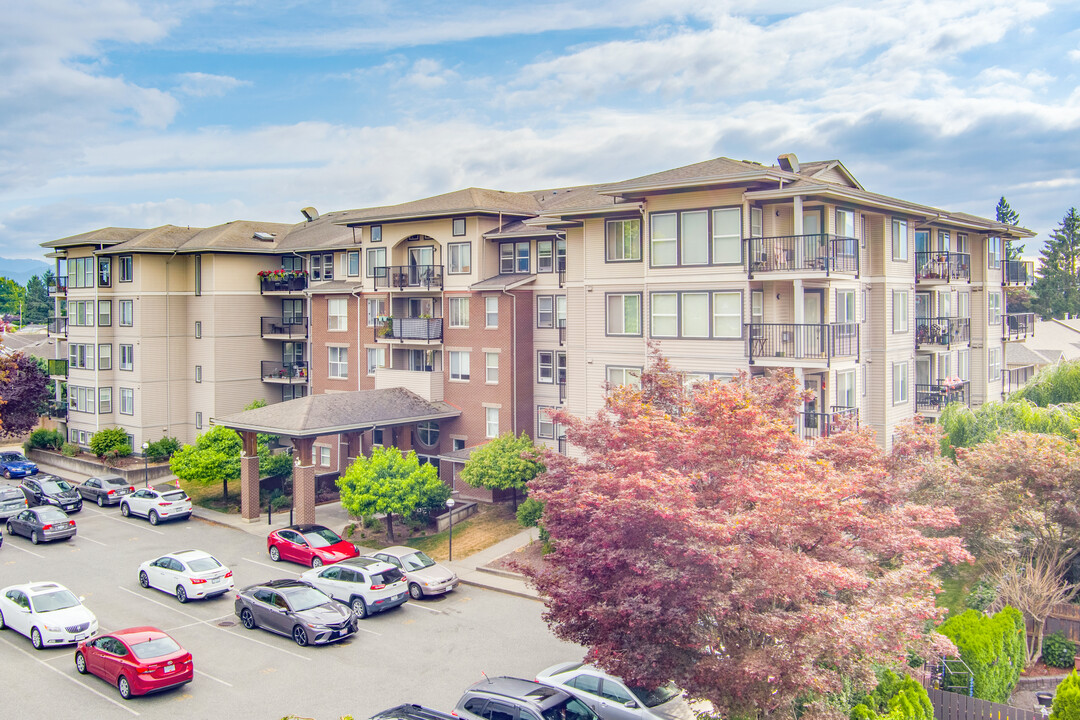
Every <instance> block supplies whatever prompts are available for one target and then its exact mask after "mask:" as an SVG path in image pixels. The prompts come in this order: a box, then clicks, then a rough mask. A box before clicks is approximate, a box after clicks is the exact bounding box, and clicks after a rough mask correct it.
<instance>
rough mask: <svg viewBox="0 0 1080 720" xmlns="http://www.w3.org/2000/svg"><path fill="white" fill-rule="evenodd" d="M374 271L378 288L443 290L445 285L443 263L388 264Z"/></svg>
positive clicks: (376, 287)
mask: <svg viewBox="0 0 1080 720" xmlns="http://www.w3.org/2000/svg"><path fill="white" fill-rule="evenodd" d="M373 272H374V275H375V289H376V290H378V289H380V288H389V289H392V290H407V289H412V288H415V289H417V290H441V289H442V286H443V266H442V265H388V266H386V267H376V268H373Z"/></svg>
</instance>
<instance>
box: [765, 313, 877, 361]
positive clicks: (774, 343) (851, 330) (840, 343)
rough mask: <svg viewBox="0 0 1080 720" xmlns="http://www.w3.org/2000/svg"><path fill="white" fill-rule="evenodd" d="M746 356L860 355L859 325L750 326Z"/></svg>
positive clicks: (812, 357) (827, 358)
mask: <svg viewBox="0 0 1080 720" xmlns="http://www.w3.org/2000/svg"><path fill="white" fill-rule="evenodd" d="M746 327H747V331H748V338H747V355H748V357H749V358H750V364H751V365H753V364H754V360H755V359H757V358H792V359H794V360H825V361H830V360H832V359H833V358H836V357H855V358H857V357H858V356H859V324H858V323H824V324H819V325H806V324H795V323H750V324H748V325H747V326H746Z"/></svg>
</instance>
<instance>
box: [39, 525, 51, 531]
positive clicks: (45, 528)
mask: <svg viewBox="0 0 1080 720" xmlns="http://www.w3.org/2000/svg"><path fill="white" fill-rule="evenodd" d="M41 529H42V530H52V525H42V526H41Z"/></svg>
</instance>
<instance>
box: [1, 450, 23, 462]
mask: <svg viewBox="0 0 1080 720" xmlns="http://www.w3.org/2000/svg"><path fill="white" fill-rule="evenodd" d="M0 457H2V458H3V459H4V462H30V461H29V460H27V459H26V458H25V457H24V456H23V455H22V454H21V453H15V452H6V453H3V454H2V455H0Z"/></svg>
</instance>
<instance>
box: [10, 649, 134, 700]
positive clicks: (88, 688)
mask: <svg viewBox="0 0 1080 720" xmlns="http://www.w3.org/2000/svg"><path fill="white" fill-rule="evenodd" d="M0 640H2V641H3V642H5V643H7V644H8V645H11V647H13V648H15V650H17V651H19V652H21V653H22V654H23V655H25V656H27V657H28V658H30V659H31V660H33V661H34V662H36V663H38V664H39V665H41V666H42V667H46V668H49V669H50V670H52V671H53V672H54V673H56V674H57V675H59V676H60V677H62V678H64V679H65V680H70V681H71V682H73V683H75V684H76V685H78V686H79V687H81V688H83V689H84V690H89V691H90V692H92V693H94V694H95V695H97V696H98V697H99V698H101V699H102V700H104V701H106V702H109V703H112V704H113V705H115V706H116V707H118V708H120V709H121V710H126V711H127V712H129V713H131V714H132V715H135V716H136V717H138V716H139V713H137V712H135V711H134V710H132V709H131V708H130V707H128V706H127V705H123V704H122V703H118V702H117V701H115V700H113V699H112V698H111V697H109V696H107V695H104V694H102V693H100V692H98V691H97V690H95V689H94V688H92V687H89V686H88V685H84V684H83V683H82V682H81V681H79V680H77V679H76V678H73V677H71V676H70V675H68V674H67V673H65V672H64V671H63V670H59V669H57V668H54V667H53V666H52V665H49V664H48V663H47V662H45V661H44V660H42V659H41V658H37V657H34V656H33V655H32V654H31V653H29V652H27V651H26V650H23V649H22V648H20V647H18V646H16V645H14V644H12V642H11V641H10V640H7V639H5V638H0Z"/></svg>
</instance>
